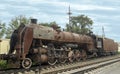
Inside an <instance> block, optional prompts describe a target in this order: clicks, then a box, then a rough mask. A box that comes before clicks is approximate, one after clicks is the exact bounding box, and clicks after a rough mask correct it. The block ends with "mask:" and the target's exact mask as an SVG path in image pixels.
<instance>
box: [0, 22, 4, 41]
mask: <svg viewBox="0 0 120 74" xmlns="http://www.w3.org/2000/svg"><path fill="white" fill-rule="evenodd" d="M4 34H5V23H2V22H0V39H1V38H3V36H4Z"/></svg>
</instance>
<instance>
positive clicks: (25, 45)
mask: <svg viewBox="0 0 120 74" xmlns="http://www.w3.org/2000/svg"><path fill="white" fill-rule="evenodd" d="M36 22H37V20H36V19H32V20H31V23H30V24H29V25H24V24H23V23H22V24H21V25H20V26H19V27H18V29H16V30H15V31H14V32H13V34H12V36H11V41H10V50H9V52H8V54H1V55H0V58H1V59H4V60H7V62H8V64H9V65H10V66H11V67H13V68H19V67H21V66H22V67H23V68H25V69H28V68H30V67H31V65H32V63H33V62H34V63H35V64H39V63H48V64H50V65H54V64H55V63H56V62H58V63H65V62H66V61H69V62H74V61H80V60H81V59H83V60H85V59H86V58H87V57H90V56H95V57H97V56H101V55H108V54H109V55H113V54H115V53H116V52H117V50H118V49H117V43H115V42H114V41H113V40H111V39H108V38H102V37H99V36H96V35H94V34H93V33H89V34H88V35H83V34H76V33H71V32H65V31H60V30H58V29H57V27H56V28H55V27H53V28H52V27H45V26H42V25H38V24H36Z"/></svg>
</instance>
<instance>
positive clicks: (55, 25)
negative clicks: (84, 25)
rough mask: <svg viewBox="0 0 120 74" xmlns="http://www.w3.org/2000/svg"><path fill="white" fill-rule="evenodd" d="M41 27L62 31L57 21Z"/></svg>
mask: <svg viewBox="0 0 120 74" xmlns="http://www.w3.org/2000/svg"><path fill="white" fill-rule="evenodd" d="M40 25H43V26H47V27H52V28H54V29H60V26H58V24H57V23H56V22H55V21H54V22H50V23H40Z"/></svg>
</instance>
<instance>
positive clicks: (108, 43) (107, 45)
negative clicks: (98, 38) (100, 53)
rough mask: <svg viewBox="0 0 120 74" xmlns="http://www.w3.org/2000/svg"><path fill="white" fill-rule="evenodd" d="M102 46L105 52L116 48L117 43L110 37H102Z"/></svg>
mask: <svg viewBox="0 0 120 74" xmlns="http://www.w3.org/2000/svg"><path fill="white" fill-rule="evenodd" d="M103 48H104V50H105V51H107V52H114V51H116V50H117V44H116V43H115V42H114V41H113V40H112V39H108V38H105V39H103Z"/></svg>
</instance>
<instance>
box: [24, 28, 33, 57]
mask: <svg viewBox="0 0 120 74" xmlns="http://www.w3.org/2000/svg"><path fill="white" fill-rule="evenodd" d="M32 40H33V29H32V28H26V30H25V34H24V36H23V42H22V43H23V46H22V47H23V51H24V52H23V54H25V55H26V54H28V52H29V48H30V46H31V44H32Z"/></svg>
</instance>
